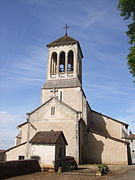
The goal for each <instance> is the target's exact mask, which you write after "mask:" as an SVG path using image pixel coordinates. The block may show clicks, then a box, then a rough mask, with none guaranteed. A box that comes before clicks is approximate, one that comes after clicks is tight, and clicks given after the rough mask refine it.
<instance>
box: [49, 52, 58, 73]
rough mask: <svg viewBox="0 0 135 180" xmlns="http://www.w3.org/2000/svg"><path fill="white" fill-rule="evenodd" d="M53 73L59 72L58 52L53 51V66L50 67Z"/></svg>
mask: <svg viewBox="0 0 135 180" xmlns="http://www.w3.org/2000/svg"><path fill="white" fill-rule="evenodd" d="M50 72H51V74H56V72H57V53H56V52H53V53H52V56H51V67H50Z"/></svg>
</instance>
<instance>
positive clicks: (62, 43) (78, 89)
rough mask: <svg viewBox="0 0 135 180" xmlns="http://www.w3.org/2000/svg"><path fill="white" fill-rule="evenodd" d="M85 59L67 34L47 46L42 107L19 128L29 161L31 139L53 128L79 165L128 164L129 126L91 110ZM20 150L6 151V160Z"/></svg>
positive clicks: (21, 141) (18, 139) (30, 114)
mask: <svg viewBox="0 0 135 180" xmlns="http://www.w3.org/2000/svg"><path fill="white" fill-rule="evenodd" d="M82 58H83V55H82V51H81V47H80V44H79V42H78V41H77V40H75V39H73V38H71V37H69V36H67V35H65V36H63V37H62V38H60V39H58V40H56V41H54V42H52V43H50V44H49V45H48V71H47V80H46V82H45V84H44V85H43V87H42V90H41V106H40V107H38V108H37V109H35V110H34V111H32V112H31V113H28V119H27V122H25V123H23V124H21V125H19V126H18V127H19V128H20V133H19V134H18V136H17V145H19V144H22V143H24V142H27V143H26V145H22V146H20V148H21V147H24V148H25V149H24V154H25V158H26V159H28V158H30V156H31V145H30V143H29V141H30V139H31V138H32V137H33V136H34V135H35V134H36V133H37V132H38V131H50V130H52V129H53V130H54V131H63V133H64V135H65V138H66V140H67V143H68V146H67V147H66V155H68V156H73V157H74V158H75V160H76V161H77V163H107V164H128V156H127V154H128V153H127V146H128V142H127V141H126V140H125V137H126V136H127V128H128V125H127V124H125V123H123V122H120V121H118V120H116V119H113V118H111V117H108V116H106V115H103V114H100V113H98V112H96V111H93V110H92V109H91V108H90V106H89V103H88V102H87V99H86V96H85V94H84V91H83V89H82ZM18 148H19V147H16V148H13V149H12V150H9V151H8V152H7V154H8V156H7V160H10V159H13V158H15V157H14V155H12V154H14V152H13V151H17V149H18ZM41 149H42V148H41ZM43 151H44V150H43ZM10 152H11V153H10ZM9 154H10V156H9ZM18 154H19V151H18ZM11 156H12V157H11Z"/></svg>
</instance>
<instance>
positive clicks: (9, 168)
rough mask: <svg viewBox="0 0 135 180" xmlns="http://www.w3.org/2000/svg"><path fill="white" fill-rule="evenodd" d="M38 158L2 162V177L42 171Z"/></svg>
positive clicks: (0, 168) (0, 164) (0, 165)
mask: <svg viewBox="0 0 135 180" xmlns="http://www.w3.org/2000/svg"><path fill="white" fill-rule="evenodd" d="M40 170H41V169H40V165H39V162H38V160H20V161H19V160H18V161H5V162H0V179H3V178H9V177H13V176H18V175H22V174H29V173H33V172H37V171H40Z"/></svg>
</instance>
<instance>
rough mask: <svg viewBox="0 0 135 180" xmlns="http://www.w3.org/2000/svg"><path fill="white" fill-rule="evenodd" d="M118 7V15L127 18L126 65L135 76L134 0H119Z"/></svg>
mask: <svg viewBox="0 0 135 180" xmlns="http://www.w3.org/2000/svg"><path fill="white" fill-rule="evenodd" d="M118 9H119V10H120V11H121V13H120V15H121V16H123V17H124V20H127V19H129V20H130V22H131V23H130V24H129V25H128V31H127V32H126V34H127V36H128V37H129V39H130V41H129V44H130V45H131V47H130V48H129V54H128V56H127V59H128V67H129V69H130V72H131V73H132V75H133V77H135V0H119V4H118Z"/></svg>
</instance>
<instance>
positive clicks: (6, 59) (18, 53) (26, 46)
mask: <svg viewBox="0 0 135 180" xmlns="http://www.w3.org/2000/svg"><path fill="white" fill-rule="evenodd" d="M117 3H118V0H109V1H108V0H102V1H101V0H85V1H84V0H74V1H73V0H68V1H67V0H19V1H18V0H12V1H11V0H1V1H0V149H4V148H5V149H6V148H9V147H10V146H13V145H14V137H15V136H16V133H17V129H16V126H17V125H18V124H20V123H22V122H24V121H26V113H27V112H31V111H32V110H33V109H34V108H36V107H38V106H39V105H40V92H41V87H42V85H43V83H44V81H45V78H46V67H47V47H46V45H47V44H48V43H49V42H51V41H53V40H56V39H57V38H59V37H61V36H63V35H64V29H63V27H64V25H65V24H68V25H69V26H70V29H69V30H68V35H69V36H71V37H73V38H75V39H77V40H79V41H80V44H81V48H82V51H83V54H84V59H83V88H84V91H85V93H86V96H87V100H88V101H89V104H90V106H91V108H92V109H94V110H96V111H98V112H101V113H103V114H106V115H108V116H111V117H113V118H116V119H118V120H120V121H124V122H126V123H128V124H129V129H130V130H132V131H133V132H134V133H135V123H134V120H135V93H134V91H135V85H134V84H133V78H132V76H131V74H130V73H129V70H128V68H127V60H126V56H127V54H128V48H129V45H128V38H127V37H126V34H125V31H126V30H127V23H128V22H126V21H123V19H122V17H121V16H119V13H120V12H119V11H118V10H117V9H116V7H117Z"/></svg>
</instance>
